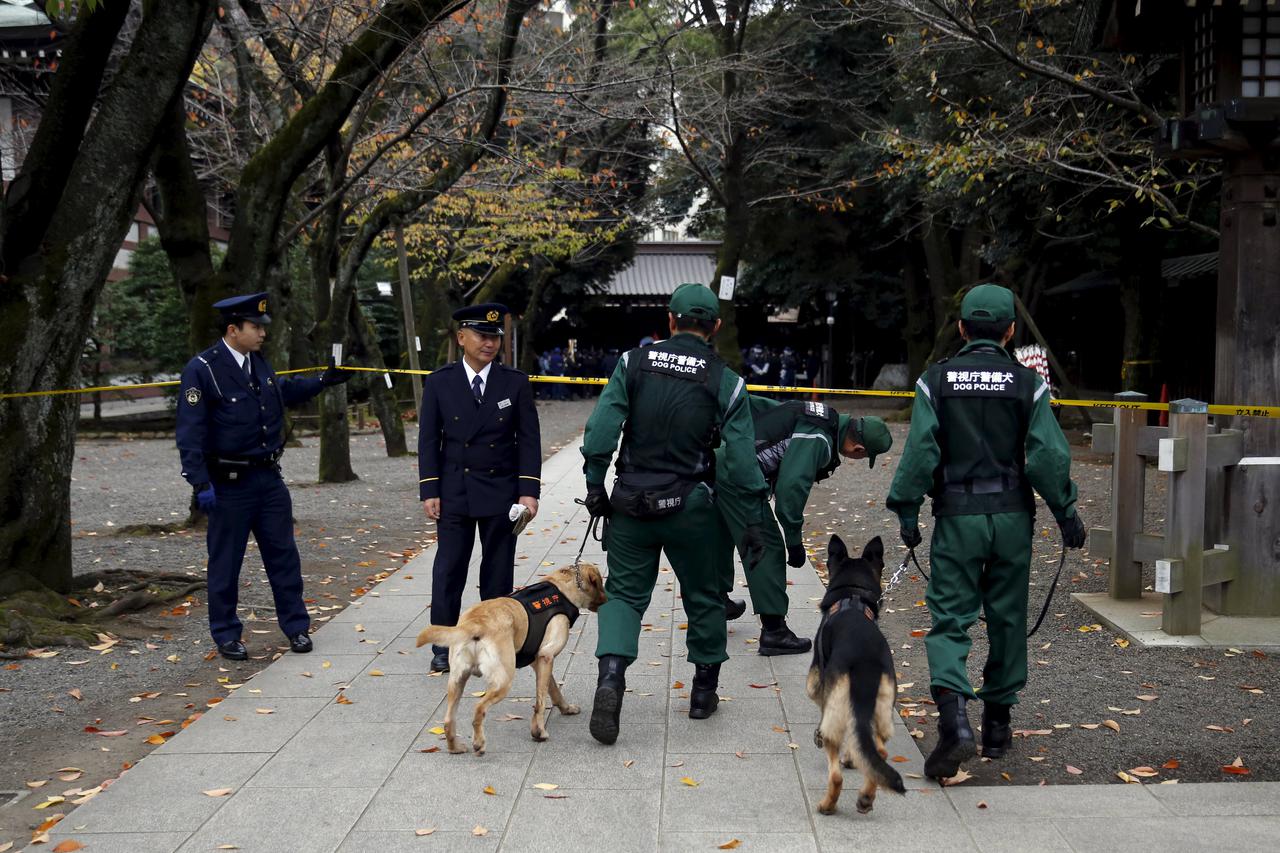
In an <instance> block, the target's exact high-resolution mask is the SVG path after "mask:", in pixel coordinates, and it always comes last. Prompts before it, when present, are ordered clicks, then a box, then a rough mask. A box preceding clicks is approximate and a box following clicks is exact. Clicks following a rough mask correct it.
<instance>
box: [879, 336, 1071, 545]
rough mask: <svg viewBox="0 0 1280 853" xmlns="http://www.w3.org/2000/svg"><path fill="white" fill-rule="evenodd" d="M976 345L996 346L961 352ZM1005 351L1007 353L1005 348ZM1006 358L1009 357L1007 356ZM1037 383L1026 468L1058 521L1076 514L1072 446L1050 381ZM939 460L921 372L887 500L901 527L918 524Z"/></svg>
mask: <svg viewBox="0 0 1280 853" xmlns="http://www.w3.org/2000/svg"><path fill="white" fill-rule="evenodd" d="M978 344H985V345H987V346H991V345H993V344H994V345H995V346H996V347H999V343H998V342H994V341H971V342H970V343H968V344H967V345H965V347H964V348H963V349H961V350H960V354H962V355H963V354H964V353H966V352H968V351H969V350H970V349H972V348H973V347H975V346H977V345H978ZM1001 352H1003V349H1001ZM1005 356H1006V357H1009V356H1008V354H1007V353H1005ZM1009 361H1010V362H1012V361H1013V359H1012V358H1011V357H1010V358H1009ZM1039 382H1040V384H1039V385H1038V386H1037V387H1036V390H1035V394H1034V401H1033V403H1032V408H1031V417H1030V420H1029V421H1028V423H1027V438H1026V444H1025V451H1026V468H1025V473H1026V476H1027V480H1028V481H1030V483H1031V487H1032V488H1034V489H1035V490H1036V491H1037V492H1039V493H1040V496H1041V497H1042V498H1044V500H1045V503H1047V504H1048V505H1049V509H1050V511H1051V512H1052V513H1053V516H1054V518H1056V519H1058V520H1059V521H1061V520H1063V519H1066V518H1070V517H1071V516H1073V515H1075V506H1076V484H1075V483H1073V482H1071V449H1070V448H1069V447H1068V446H1067V439H1066V437H1065V436H1064V435H1063V434H1062V428H1061V427H1059V426H1058V422H1057V421H1056V420H1055V419H1054V417H1053V410H1052V409H1051V408H1050V406H1049V385H1048V383H1046V382H1045V381H1044V380H1043V379H1040V380H1039ZM941 461H942V450H941V448H940V447H939V446H938V415H937V413H936V411H935V410H934V403H933V400H932V399H931V398H930V391H929V388H928V385H927V384H926V382H925V377H924V376H921V377H920V378H919V379H917V380H916V397H915V402H914V403H913V404H912V407H911V431H910V432H909V433H908V434H907V445H906V447H905V448H904V449H903V451H902V459H901V460H900V461H899V463H898V470H897V472H896V473H895V474H894V475H893V485H892V486H890V488H889V499H888V501H887V502H886V505H887V506H888V507H889V509H891V510H892V511H893V512H895V513H897V515H898V518H899V519H900V520H901V521H902V524H903V525H904V526H911V525H914V524H916V523H917V521H918V519H919V515H920V504H921V503H923V502H924V496H925V495H926V494H928V493H929V491H930V489H932V488H933V487H934V471H935V469H937V467H938V465H939V464H941Z"/></svg>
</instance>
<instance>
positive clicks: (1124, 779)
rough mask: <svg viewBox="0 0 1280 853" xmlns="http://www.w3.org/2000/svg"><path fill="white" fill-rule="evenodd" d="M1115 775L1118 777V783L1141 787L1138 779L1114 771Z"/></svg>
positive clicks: (1122, 772)
mask: <svg viewBox="0 0 1280 853" xmlns="http://www.w3.org/2000/svg"><path fill="white" fill-rule="evenodd" d="M1116 775H1117V776H1119V777H1120V781H1122V782H1125V783H1127V784H1130V785H1141V784H1142V782H1141V781H1139V780H1138V779H1135V778H1134V777H1132V776H1130V775H1129V774H1128V773H1125V772H1124V771H1123V770H1117V771H1116Z"/></svg>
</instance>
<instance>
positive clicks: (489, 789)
mask: <svg viewBox="0 0 1280 853" xmlns="http://www.w3.org/2000/svg"><path fill="white" fill-rule="evenodd" d="M484 792H485V793H486V794H488V795H489V796H491V797H496V796H497V795H498V792H497V791H495V790H493V786H492V785H485V786H484Z"/></svg>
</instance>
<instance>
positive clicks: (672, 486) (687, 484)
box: [609, 473, 698, 519]
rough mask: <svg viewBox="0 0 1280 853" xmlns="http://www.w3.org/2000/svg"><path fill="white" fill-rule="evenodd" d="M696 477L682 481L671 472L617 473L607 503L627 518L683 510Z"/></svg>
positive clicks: (671, 513)
mask: <svg viewBox="0 0 1280 853" xmlns="http://www.w3.org/2000/svg"><path fill="white" fill-rule="evenodd" d="M697 485H698V482H697V481H696V480H682V479H680V478H679V477H676V476H675V475H674V474H635V473H625V474H619V475H618V478H617V480H615V481H614V484H613V493H612V494H610V495H609V503H610V504H611V505H612V506H613V508H614V510H616V511H617V512H620V513H622V514H623V515H626V516H630V517H631V518H642V519H644V518H663V517H664V516H668V515H675V514H676V513H677V512H679V511H680V510H682V509H684V504H685V500H686V499H687V498H688V497H689V493H690V492H692V491H693V489H694V487H695V486H697Z"/></svg>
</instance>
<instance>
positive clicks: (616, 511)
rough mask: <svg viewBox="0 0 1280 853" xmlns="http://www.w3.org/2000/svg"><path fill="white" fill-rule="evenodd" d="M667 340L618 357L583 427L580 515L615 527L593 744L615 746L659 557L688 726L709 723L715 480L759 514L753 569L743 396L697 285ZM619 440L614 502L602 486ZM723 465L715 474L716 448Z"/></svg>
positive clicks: (721, 632)
mask: <svg viewBox="0 0 1280 853" xmlns="http://www.w3.org/2000/svg"><path fill="white" fill-rule="evenodd" d="M668 307H669V314H668V324H669V328H670V331H671V337H670V338H668V339H667V340H665V341H662V342H661V343H656V344H652V345H651V346H647V347H640V348H639V349H633V350H630V351H629V352H627V353H626V354H624V355H623V357H622V361H621V362H619V364H618V366H617V368H616V369H615V370H614V372H613V375H612V376H611V377H610V378H609V384H608V385H606V386H605V389H604V393H602V394H601V395H600V400H599V402H598V403H596V407H595V410H594V411H593V412H592V413H591V417H590V419H589V420H588V421H587V427H586V433H585V435H584V437H583V442H582V455H583V456H584V457H585V460H586V461H585V464H584V466H583V470H584V472H585V474H586V480H587V499H586V506H587V511H588V512H589V513H590V514H591V515H592V516H593V517H601V516H603V517H606V518H610V517H611V524H610V526H609V530H608V535H607V538H606V542H605V545H606V548H607V551H606V556H607V559H608V566H609V577H608V581H607V583H606V586H605V591H606V592H607V593H608V596H609V600H608V602H606V603H605V604H604V605H603V606H601V608H600V613H599V618H600V625H599V630H600V639H599V642H598V643H597V645H596V657H597V658H599V681H598V684H597V688H596V695H595V707H594V708H593V710H592V713H591V724H590V730H591V735H592V737H594V738H595V739H596V740H598V741H600V742H601V743H605V744H611V743H613V742H614V741H616V740H617V738H618V725H619V717H620V714H621V710H622V694H623V692H624V691H625V690H626V684H625V672H626V669H627V667H628V666H629V665H630V664H631V662H632V661H634V660H635V658H636V655H637V654H638V653H639V651H638V649H639V645H638V638H639V636H640V620H641V618H642V616H643V614H644V612H645V610H646V609H647V608H648V607H649V600H650V598H651V596H652V594H653V586H654V583H655V581H656V580H657V577H658V559H659V555H660V554H661V553H662V552H663V551H666V554H667V557H668V559H670V560H671V567H672V569H673V570H674V571H675V573H676V577H677V578H678V579H679V580H680V594H681V599H682V603H683V604H684V608H685V611H686V612H687V614H688V617H689V629H688V645H689V660H690V661H691V662H692V663H693V664H694V676H693V688H692V690H691V693H690V697H689V716H690V717H692V718H693V719H695V720H700V719H705V718H706V717H709V716H711V714H712V713H713V712H714V711H715V709H716V705H717V703H718V702H719V697H718V696H717V695H716V686H717V683H718V680H719V675H720V664H721V663H722V662H723V661H724V660H725V659H726V658H727V657H728V655H727V654H726V653H725V639H726V629H725V610H724V603H723V596H722V592H721V590H720V587H719V581H718V580H717V577H716V572H715V551H716V546H717V540H718V535H717V525H718V521H717V517H716V509H715V502H714V501H715V497H714V492H713V478H718V480H719V481H720V482H721V483H724V482H731V483H733V484H734V486H735V487H736V488H737V489H738V491H739V492H741V493H742V494H743V495H744V496H746V497H748V498H754V500H755V508H754V510H752V509H751V508H750V507H749V506H748V507H747V508H746V510H745V511H744V514H745V517H746V523H747V526H746V532H745V534H744V536H743V543H744V547H745V549H746V551H747V553H748V554H749V561H750V560H754V559H758V558H759V554H758V550H759V540H760V529H759V528H760V522H761V518H762V510H763V505H764V496H765V492H766V486H765V482H764V478H763V477H762V476H761V474H760V467H759V466H758V465H757V464H756V460H755V451H754V449H753V447H752V430H751V412H750V409H749V407H748V405H747V393H746V385H745V383H744V382H743V380H742V378H741V377H739V376H738V375H737V374H736V373H734V372H733V371H732V370H730V369H729V368H728V367H727V366H725V364H724V362H723V361H722V360H721V359H720V357H719V356H717V355H716V353H715V350H713V349H712V348H711V345H710V344H709V343H708V339H709V338H710V337H711V336H712V335H714V334H715V332H716V330H717V329H719V328H720V319H719V318H720V306H719V303H718V302H717V301H716V296H715V294H714V293H712V292H711V290H710V289H709V288H707V287H705V286H704V285H701V284H682V285H680V286H679V287H678V288H676V291H675V293H673V294H672V295H671V301H670V304H669V306H668ZM620 432H621V434H622V447H621V449H620V450H619V451H618V462H617V478H616V481H615V483H614V488H613V494H612V497H610V496H608V495H606V493H605V487H604V480H605V474H606V473H607V471H608V469H609V462H610V460H611V459H612V458H613V452H614V448H615V447H617V446H618V434H619V433H620ZM719 440H722V441H723V442H724V444H725V453H724V463H723V465H721V466H720V467H719V468H718V469H717V468H716V467H714V465H713V456H712V450H713V448H714V447H715V446H716V443H717V441H719Z"/></svg>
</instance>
